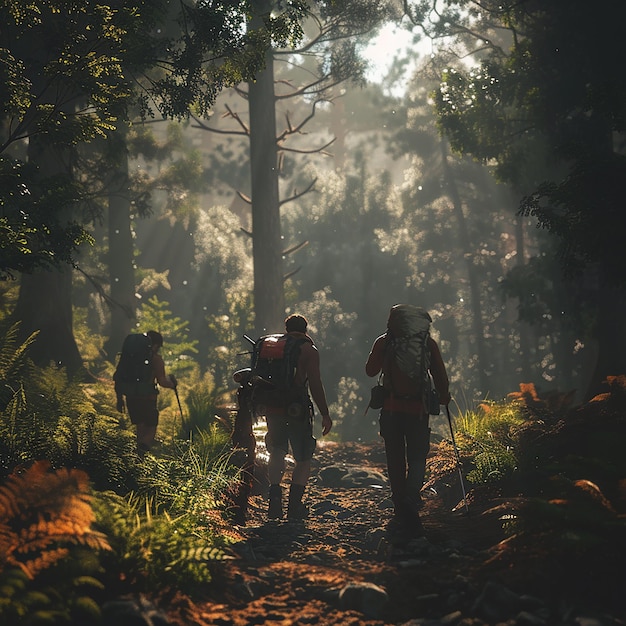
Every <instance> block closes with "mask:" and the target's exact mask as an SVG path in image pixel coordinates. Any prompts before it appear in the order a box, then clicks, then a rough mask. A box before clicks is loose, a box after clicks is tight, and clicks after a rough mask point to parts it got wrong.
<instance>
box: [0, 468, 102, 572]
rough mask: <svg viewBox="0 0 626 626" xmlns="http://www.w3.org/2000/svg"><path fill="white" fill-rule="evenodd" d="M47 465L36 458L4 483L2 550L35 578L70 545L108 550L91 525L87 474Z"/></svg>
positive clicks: (9, 561) (11, 562)
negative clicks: (22, 470) (53, 470)
mask: <svg viewBox="0 0 626 626" xmlns="http://www.w3.org/2000/svg"><path fill="white" fill-rule="evenodd" d="M49 467H50V466H49V463H47V462H45V461H40V462H37V463H35V464H34V465H33V466H32V467H30V468H29V469H27V470H26V471H24V472H22V473H20V474H13V475H11V476H10V477H9V478H8V480H7V481H6V482H5V484H4V485H1V486H0V553H2V554H4V555H5V563H6V565H7V566H10V567H19V568H21V569H22V570H23V571H24V573H25V574H26V575H27V576H28V577H29V578H31V579H32V578H34V577H35V576H36V575H37V574H38V573H39V572H40V571H42V570H44V569H46V568H48V567H50V566H51V565H53V564H55V563H57V562H58V561H59V560H61V559H63V558H64V557H65V556H67V554H68V550H67V547H66V544H69V545H71V544H84V545H87V546H89V547H91V548H93V549H96V550H106V549H109V545H108V543H107V541H106V538H105V536H104V535H103V534H102V533H99V532H97V531H95V530H93V529H92V528H91V525H92V523H93V522H94V521H95V515H94V512H93V511H92V509H91V506H90V503H91V496H90V495H89V491H88V490H89V486H88V481H87V475H86V474H85V473H84V472H80V471H77V470H57V471H55V472H51V471H49Z"/></svg>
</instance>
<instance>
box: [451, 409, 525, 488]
mask: <svg viewBox="0 0 626 626" xmlns="http://www.w3.org/2000/svg"><path fill="white" fill-rule="evenodd" d="M524 421H525V417H524V416H523V414H522V412H521V411H520V407H519V406H518V405H516V404H513V403H508V402H500V403H497V402H492V403H491V402H490V403H483V404H482V405H481V409H480V410H477V411H468V412H466V413H465V414H464V415H462V416H461V418H460V419H459V420H458V421H457V423H456V433H457V438H456V439H457V444H458V446H459V450H461V451H463V453H464V455H466V456H469V457H470V458H471V463H472V465H473V469H472V470H470V471H469V472H468V473H467V478H468V479H469V480H470V481H471V482H472V483H474V484H485V483H494V482H501V481H503V480H506V479H508V478H511V477H512V475H513V473H514V472H515V471H516V470H517V469H518V459H517V452H516V444H517V438H516V430H517V429H518V428H519V426H521V425H522V424H523V423H524Z"/></svg>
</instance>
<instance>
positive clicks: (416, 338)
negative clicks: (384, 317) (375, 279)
mask: <svg viewBox="0 0 626 626" xmlns="http://www.w3.org/2000/svg"><path fill="white" fill-rule="evenodd" d="M431 322H432V319H431V317H430V315H429V314H428V312H427V311H425V310H424V309H422V308H421V307H416V306H412V305H410V304H401V305H396V306H395V307H394V308H393V316H392V317H390V322H389V326H388V328H389V330H388V332H387V348H386V350H387V354H388V357H389V358H392V359H394V360H395V363H396V365H397V366H398V368H399V369H400V370H401V371H402V372H404V373H405V374H406V375H407V376H408V377H409V378H410V379H411V380H412V381H413V382H414V384H415V395H421V396H423V397H426V395H427V394H428V392H429V391H430V376H429V369H430V349H429V347H428V339H429V337H430V324H431ZM391 383H392V386H393V381H391Z"/></svg>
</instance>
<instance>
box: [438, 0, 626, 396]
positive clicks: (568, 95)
mask: <svg viewBox="0 0 626 626" xmlns="http://www.w3.org/2000/svg"><path fill="white" fill-rule="evenodd" d="M446 4H447V5H448V6H449V7H452V8H458V7H459V6H460V5H462V6H463V7H464V8H467V7H468V6H471V8H472V11H481V12H482V13H483V14H484V15H489V17H490V18H491V19H492V20H494V21H498V22H499V24H500V26H501V28H506V29H508V30H509V32H510V33H511V41H512V45H511V47H510V49H508V50H506V49H496V48H493V49H492V50H491V51H490V52H489V54H488V55H487V56H486V58H485V59H484V60H483V61H482V63H481V65H480V67H477V68H474V69H473V70H470V71H467V72H464V71H460V70H456V71H449V72H447V73H446V74H445V76H444V80H443V83H442V87H441V88H440V90H439V92H438V95H437V109H438V113H439V116H440V122H441V125H442V128H443V129H444V131H445V132H446V133H447V134H448V136H449V137H450V140H451V143H452V145H453V147H454V148H455V149H457V150H459V151H462V152H465V153H469V154H473V155H474V156H476V157H478V158H481V159H493V160H495V161H496V162H497V171H498V173H499V175H500V176H501V177H502V178H503V179H505V180H508V181H511V182H513V183H514V184H515V185H517V188H518V189H519V190H520V192H521V193H523V194H524V195H525V197H524V199H523V201H522V203H521V210H522V212H524V213H525V214H529V215H532V216H534V217H536V218H537V221H538V224H539V225H540V226H542V227H544V228H546V229H547V230H548V231H549V232H550V233H552V234H553V235H554V236H555V243H556V244H557V246H558V248H557V250H558V255H559V257H560V259H561V263H562V268H563V271H564V274H565V275H566V277H568V278H569V279H574V280H570V282H569V285H570V289H571V290H572V291H574V290H575V292H576V294H577V296H578V298H577V299H579V301H580V302H581V303H584V304H585V305H587V306H589V307H591V308H590V310H591V309H593V308H596V305H597V308H596V319H595V323H594V326H593V328H590V329H588V331H589V332H590V333H591V334H590V336H591V337H593V338H594V339H595V340H596V341H597V345H598V353H599V354H598V361H597V365H596V371H595V373H594V375H593V378H592V381H591V384H590V386H589V389H588V394H587V395H593V394H594V393H597V392H599V391H601V390H602V386H601V383H602V381H603V380H604V379H605V378H606V376H607V375H611V374H619V373H623V372H624V371H626V356H625V355H626V331H625V330H624V324H623V323H622V322H621V321H620V320H621V319H623V315H624V312H626V309H625V308H624V307H625V305H626V300H625V296H624V286H625V285H626V280H625V278H624V277H625V276H626V271H625V270H626V266H625V261H624V257H623V255H622V254H621V252H620V242H621V241H622V240H623V238H624V230H623V229H624V226H623V221H622V220H621V219H620V218H619V216H620V214H621V203H622V200H621V196H622V190H621V183H620V182H618V181H621V180H623V179H624V177H625V176H626V156H624V154H623V153H622V152H621V151H620V148H619V146H618V145H617V144H616V143H615V139H614V138H615V137H616V136H618V135H619V133H623V132H624V130H626V116H625V115H624V110H626V108H625V106H624V103H625V102H626V78H624V76H622V75H621V74H619V73H616V72H615V71H614V68H615V67H618V66H619V65H620V61H623V60H624V58H625V54H626V53H625V52H624V49H623V46H622V45H621V25H622V24H623V22H624V19H625V18H626V5H623V4H622V3H618V4H617V5H616V4H614V3H611V4H610V5H609V3H606V5H603V6H601V7H594V10H593V11H592V10H590V8H589V4H588V3H587V2H584V1H582V0H574V1H565V0H555V1H554V2H551V3H550V5H549V6H546V5H545V3H542V2H536V1H531V2H524V3H518V2H485V3H480V5H479V4H478V3H473V2H452V1H448V2H447V3H446ZM607 15H608V16H610V19H608V20H607V19H606V17H607ZM466 32H467V29H466ZM542 157H543V158H544V161H543V162H542V165H543V168H542V170H541V171H538V168H537V164H538V163H541V158H542ZM594 282H595V283H596V284H595V288H594V286H593V283H594ZM581 287H583V288H582V289H581ZM589 296H591V297H589Z"/></svg>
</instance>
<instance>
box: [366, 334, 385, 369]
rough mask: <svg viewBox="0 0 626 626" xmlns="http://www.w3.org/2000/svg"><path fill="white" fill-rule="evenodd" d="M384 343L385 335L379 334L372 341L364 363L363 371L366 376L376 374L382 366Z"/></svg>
mask: <svg viewBox="0 0 626 626" xmlns="http://www.w3.org/2000/svg"><path fill="white" fill-rule="evenodd" d="M386 345H387V335H381V336H380V337H378V338H377V339H376V341H375V342H374V345H373V346H372V351H371V352H370V354H369V356H368V357H367V363H366V364H365V373H366V374H367V375H368V376H376V375H377V374H378V373H379V372H380V370H381V369H382V368H383V361H384V358H385V346H386Z"/></svg>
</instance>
